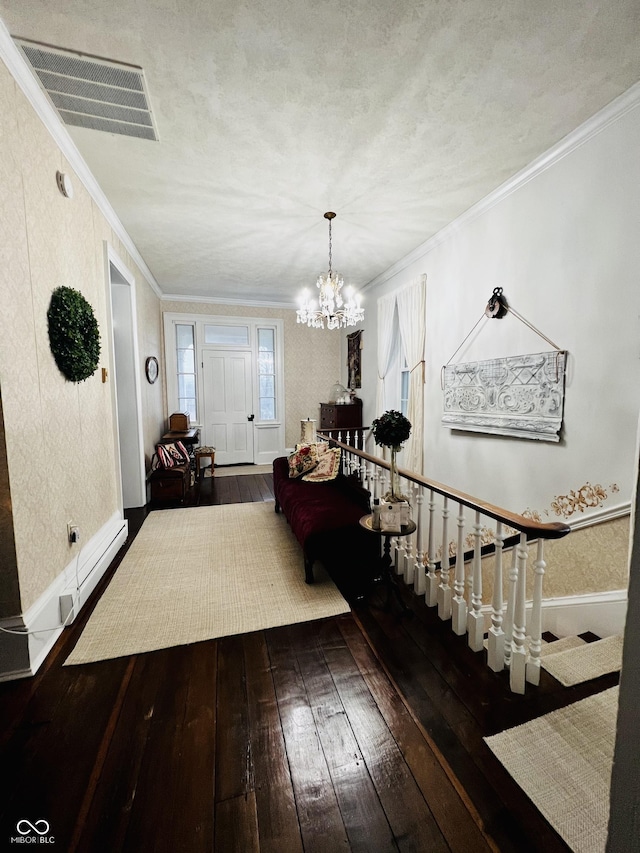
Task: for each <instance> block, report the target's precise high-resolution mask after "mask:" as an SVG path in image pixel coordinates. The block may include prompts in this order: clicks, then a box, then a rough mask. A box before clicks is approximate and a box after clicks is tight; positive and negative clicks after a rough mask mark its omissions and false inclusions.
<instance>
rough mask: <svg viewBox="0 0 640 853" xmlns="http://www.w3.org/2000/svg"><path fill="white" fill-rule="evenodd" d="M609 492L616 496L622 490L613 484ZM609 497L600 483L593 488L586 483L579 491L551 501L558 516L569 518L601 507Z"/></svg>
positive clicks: (576, 490)
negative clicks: (577, 513)
mask: <svg viewBox="0 0 640 853" xmlns="http://www.w3.org/2000/svg"><path fill="white" fill-rule="evenodd" d="M609 491H610V492H611V493H612V494H614V493H615V492H618V491H620V490H619V488H618V486H617V485H616V484H615V483H612V484H611V485H610V486H609ZM608 497H609V494H608V493H607V490H606V489H605V488H604V487H603V486H601V485H600V483H596V485H595V486H592V485H591V483H585V484H584V486H580V488H579V489H575V490H573V489H572V490H571V491H570V492H569V494H567V495H557V496H556V497H555V498H554V500H552V501H551V509H552V510H553V511H554V512H555V514H556V515H561V516H562V517H563V518H569V517H570V516H572V515H573V514H574V513H576V512H584V511H585V509H593V508H594V507H598V506H600V505H601V504H602V503H604V502H605V501H606V500H607V498H608Z"/></svg>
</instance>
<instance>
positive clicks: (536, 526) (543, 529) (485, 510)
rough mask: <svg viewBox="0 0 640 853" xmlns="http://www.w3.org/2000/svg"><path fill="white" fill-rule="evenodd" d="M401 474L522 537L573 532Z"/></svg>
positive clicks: (403, 471)
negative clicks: (512, 530) (507, 527)
mask: <svg viewBox="0 0 640 853" xmlns="http://www.w3.org/2000/svg"><path fill="white" fill-rule="evenodd" d="M332 431H333V430H332ZM341 431H342V432H345V433H347V432H349V429H344V430H341ZM318 435H323V431H322V430H318ZM325 437H326V438H328V439H329V441H330V443H331V445H332V446H335V447H340V448H342V449H344V450H345V451H347V452H349V453H353V454H354V455H356V456H359V457H360V458H361V459H364V460H365V461H366V462H372V463H373V464H374V465H378V466H379V467H380V468H386V469H387V470H389V469H390V468H391V466H390V464H389V462H387V461H386V460H385V459H382V458H380V457H378V456H371V454H369V453H366V452H365V451H364V450H359V449H358V448H357V447H353V446H352V445H350V444H344V443H343V442H341V441H338V440H337V439H335V438H331V437H330V436H328V435H327V436H325ZM397 471H398V474H399V476H400V477H403V478H404V479H405V480H411V482H412V483H417V484H418V485H419V486H424V487H425V488H427V489H432V490H433V491H434V492H437V493H438V494H440V495H444V496H445V497H448V498H453V499H454V500H456V501H457V502H458V503H461V504H463V505H464V506H467V507H469V508H470V509H473V510H475V511H476V512H479V513H480V514H481V515H486V516H488V517H489V518H493V519H495V520H496V521H502V522H504V523H505V524H508V525H509V526H510V527H514V528H515V529H516V530H520V531H521V532H522V533H525V534H526V536H527V538H528V539H561V538H562V537H563V536H566V535H567V533H570V532H571V528H570V527H569V525H568V524H564V523H563V522H560V521H552V522H548V523H544V522H540V521H534V520H533V519H531V518H525V516H523V515H518V514H517V513H515V512H509V510H506V509H502V507H499V506H495V505H494V504H490V503H486V502H485V501H481V500H479V499H478V498H474V497H473V496H472V495H467V494H465V493H464V492H459V491H458V490H457V489H453V488H451V486H445V485H443V484H442V483H438V482H437V481H436V480H430V479H429V478H428V477H423V476H422V475H421V474H416V473H414V472H413V471H408V470H406V469H405V468H398V469H397Z"/></svg>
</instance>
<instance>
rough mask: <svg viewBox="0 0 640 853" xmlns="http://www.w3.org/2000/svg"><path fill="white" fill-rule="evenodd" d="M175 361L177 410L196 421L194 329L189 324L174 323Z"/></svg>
mask: <svg viewBox="0 0 640 853" xmlns="http://www.w3.org/2000/svg"><path fill="white" fill-rule="evenodd" d="M176 361H177V367H178V370H177V375H178V409H179V411H181V412H187V413H188V414H189V420H190V421H191V422H192V423H196V422H197V420H198V406H197V393H196V350H195V329H194V326H193V325H192V324H191V323H189V324H187V323H176Z"/></svg>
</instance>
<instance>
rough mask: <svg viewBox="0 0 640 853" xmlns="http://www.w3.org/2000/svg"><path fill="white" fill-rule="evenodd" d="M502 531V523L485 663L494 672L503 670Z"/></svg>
mask: <svg viewBox="0 0 640 853" xmlns="http://www.w3.org/2000/svg"><path fill="white" fill-rule="evenodd" d="M503 547H504V531H503V528H502V522H501V521H499V522H498V523H497V525H496V560H495V570H494V573H493V600H492V602H491V627H490V628H489V637H488V650H487V651H488V654H487V663H488V665H489V668H490V669H492V670H493V671H494V672H500V671H501V670H503V669H504V631H503V630H502V619H503V615H502V611H503V606H504V605H503V600H502V549H503Z"/></svg>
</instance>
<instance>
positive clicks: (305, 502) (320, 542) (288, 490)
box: [273, 456, 380, 599]
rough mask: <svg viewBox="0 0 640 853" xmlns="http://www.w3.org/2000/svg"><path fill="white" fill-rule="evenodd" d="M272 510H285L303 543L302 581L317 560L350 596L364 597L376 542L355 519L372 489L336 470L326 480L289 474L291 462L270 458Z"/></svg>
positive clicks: (373, 567) (376, 558) (374, 569)
mask: <svg viewBox="0 0 640 853" xmlns="http://www.w3.org/2000/svg"><path fill="white" fill-rule="evenodd" d="M273 490H274V495H275V510H276V512H280V511H281V510H282V512H283V513H284V516H285V518H286V519H287V521H288V522H289V525H290V527H291V530H292V531H293V533H294V534H295V536H296V539H297V540H298V542H299V543H300V545H301V546H302V551H303V556H304V574H305V581H306V582H307V583H309V584H311V583H313V581H314V576H313V564H314V563H315V561H316V560H319V561H320V562H321V563H322V564H323V566H324V567H325V569H327V571H328V572H329V574H330V575H331V576H332V578H333V580H334V581H335V582H336V584H337V586H338V587H339V588H340V590H341V592H342V593H343V594H344V595H345V597H347V598H348V599H359V598H362V597H363V596H364V595H365V594H366V591H367V588H368V586H369V584H370V583H371V581H372V580H373V579H374V578H375V577H376V576H377V574H378V564H379V557H380V543H379V539H378V537H377V536H373V535H372V534H371V533H367V531H366V530H364V529H363V528H362V527H360V524H359V521H360V518H361V517H362V516H363V515H366V514H367V513H368V512H369V501H370V493H369V492H368V491H367V490H366V489H364V488H362V486H361V485H360V483H359V482H358V480H357V479H356V478H355V477H347V476H345V475H344V474H338V476H337V477H336V479H335V480H330V481H328V482H325V483H311V482H305V481H304V480H302V479H301V478H295V479H292V478H290V477H289V462H288V459H287V457H286V456H281V457H279V458H278V459H275V460H274V462H273Z"/></svg>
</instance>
